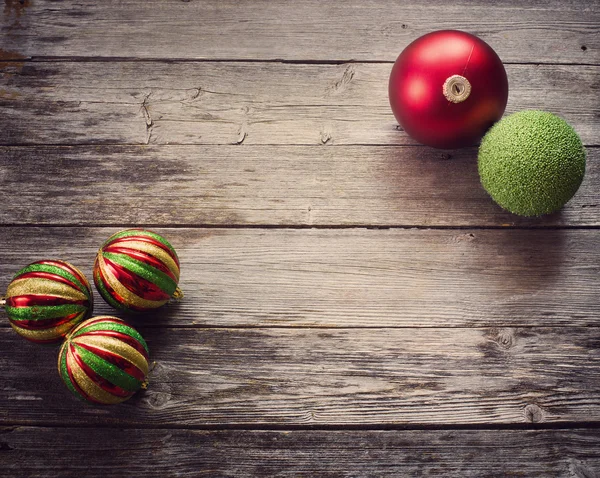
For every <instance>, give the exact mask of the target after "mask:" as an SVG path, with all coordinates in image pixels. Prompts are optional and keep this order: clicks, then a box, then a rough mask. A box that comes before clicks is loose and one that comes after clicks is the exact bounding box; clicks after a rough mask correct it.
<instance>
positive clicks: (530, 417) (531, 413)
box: [523, 403, 544, 423]
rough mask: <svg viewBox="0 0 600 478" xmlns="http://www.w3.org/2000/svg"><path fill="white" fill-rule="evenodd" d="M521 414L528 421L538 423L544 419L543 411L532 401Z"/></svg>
mask: <svg viewBox="0 0 600 478" xmlns="http://www.w3.org/2000/svg"><path fill="white" fill-rule="evenodd" d="M523 416H524V417H525V421H526V422H528V423H540V422H541V421H543V420H544V412H543V411H542V409H541V408H540V407H538V406H537V405H536V404H534V403H530V404H529V405H527V406H526V407H525V408H524V409H523Z"/></svg>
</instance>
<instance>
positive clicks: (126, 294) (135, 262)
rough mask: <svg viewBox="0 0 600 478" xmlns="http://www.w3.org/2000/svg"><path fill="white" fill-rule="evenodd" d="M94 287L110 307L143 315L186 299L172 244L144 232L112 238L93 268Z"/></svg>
mask: <svg viewBox="0 0 600 478" xmlns="http://www.w3.org/2000/svg"><path fill="white" fill-rule="evenodd" d="M94 283H95V284H96V288H97V289H98V292H100V295H101V296H102V297H103V298H104V300H106V302H108V303H109V304H110V305H112V306H113V307H115V308H117V309H121V310H125V311H127V312H144V311H148V310H152V309H156V308H158V307H161V306H162V305H164V304H166V303H167V302H168V301H169V299H171V298H174V299H180V298H181V297H182V296H183V293H182V292H181V290H180V289H179V288H178V287H177V284H178V283H179V258H178V257H177V253H176V252H175V249H174V248H173V246H171V244H170V243H169V241H167V240H166V239H165V238H164V237H162V236H161V235H159V234H156V233H155V232H152V231H148V230H145V229H127V230H125V231H121V232H117V233H116V234H114V235H112V236H111V237H110V238H109V239H108V240H107V241H106V242H105V243H104V244H103V245H102V247H101V248H100V250H99V251H98V255H97V256H96V263H95V264H94Z"/></svg>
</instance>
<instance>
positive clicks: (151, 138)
mask: <svg viewBox="0 0 600 478" xmlns="http://www.w3.org/2000/svg"><path fill="white" fill-rule="evenodd" d="M0 67H1V68H0V71H1V72H2V75H1V76H0V131H2V134H1V135H0V143H1V144H98V143H119V144H122V143H126V144H147V143H153V144H167V143H170V144H174V143H178V144H238V143H242V142H243V144H244V145H248V144H296V145H300V144H301V145H315V144H317V145H322V144H327V145H332V144H333V145H339V144H385V145H390V144H396V145H406V144H415V142H414V141H413V140H412V139H411V138H409V137H408V136H407V135H406V133H405V132H404V131H399V130H398V129H396V126H397V123H396V120H395V119H394V116H393V114H392V111H391V109H390V106H389V102H388V92H387V87H388V77H389V72H390V70H391V68H392V65H391V64H364V63H361V64H350V65H348V64H346V65H297V64H279V63H229V62H224V63H220V62H208V63H204V62H202V63H197V62H118V63H116V62H75V63H73V62H26V63H19V62H17V63H3V64H0ZM507 72H508V75H509V81H510V97H509V104H508V107H507V113H510V112H514V111H517V110H522V109H543V110H548V111H552V112H555V113H558V114H560V115H562V116H563V117H564V118H565V119H566V120H567V121H569V122H570V123H571V124H572V125H573V126H574V128H575V129H576V130H577V132H578V133H579V134H580V135H581V137H582V140H583V141H584V143H586V144H595V145H598V144H600V137H599V136H598V131H599V130H600V99H599V98H600V96H599V94H598V91H599V88H600V82H599V81H598V78H599V77H600V66H565V65H563V66H560V65H538V66H532V65H507ZM440 91H441V90H440Z"/></svg>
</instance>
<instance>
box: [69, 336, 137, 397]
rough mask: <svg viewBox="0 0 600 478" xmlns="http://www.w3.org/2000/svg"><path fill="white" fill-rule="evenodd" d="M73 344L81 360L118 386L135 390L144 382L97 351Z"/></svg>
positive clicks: (130, 390) (131, 390) (129, 390)
mask: <svg viewBox="0 0 600 478" xmlns="http://www.w3.org/2000/svg"><path fill="white" fill-rule="evenodd" d="M73 345H74V346H75V348H76V349H77V353H78V354H79V356H80V357H81V360H83V361H84V362H85V363H86V365H87V366H88V367H90V368H91V369H92V370H93V371H94V372H96V373H97V374H98V375H100V376H101V377H102V378H105V379H106V380H108V381H109V382H110V383H112V384H114V385H116V386H117V387H121V388H122V389H123V390H127V391H128V392H135V391H136V390H138V389H139V388H140V386H141V385H142V382H140V381H139V380H138V379H136V378H135V377H132V376H131V375H129V374H128V373H127V372H124V371H123V370H121V369H120V368H119V367H117V366H116V365H114V364H112V363H110V362H107V361H106V360H104V359H103V358H101V357H98V355H96V354H95V353H93V352H90V351H89V350H86V349H84V348H83V347H81V346H79V345H77V344H73Z"/></svg>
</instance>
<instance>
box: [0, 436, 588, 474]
mask: <svg viewBox="0 0 600 478" xmlns="http://www.w3.org/2000/svg"><path fill="white" fill-rule="evenodd" d="M499 444H500V445H501V446H498V445H499ZM57 448H60V453H57ZM90 450H94V451H92V452H91V451H90ZM599 450H600V433H599V432H598V431H597V430H577V429H576V430H572V431H571V430H569V431H559V430H548V431H511V430H505V431H503V430H500V431H485V430H480V431H245V430H232V431H199V430H147V429H130V430H122V429H112V428H107V429H99V430H94V431H93V432H92V433H91V432H90V430H88V429H77V428H66V429H63V428H59V429H55V428H31V427H14V428H6V429H1V428H0V463H2V464H3V466H2V468H0V476H7V477H8V476H10V477H11V478H12V477H15V476H27V477H46V476H48V477H50V476H52V477H53V476H57V475H60V476H61V477H64V478H67V477H77V478H79V477H80V476H82V474H85V476H86V477H90V478H91V477H105V476H106V475H107V470H110V474H114V475H115V476H117V475H118V476H140V475H143V476H145V477H161V478H162V477H164V476H182V477H183V476H190V477H195V476H204V475H206V476H219V477H232V478H233V477H235V478H239V477H247V476H257V477H258V476H261V477H266V476H269V477H298V476H319V477H325V478H341V477H348V478H349V477H356V476H370V477H383V476H389V477H398V476H420V477H422V476H435V477H452V478H456V477H465V478H468V477H477V478H498V477H500V476H514V477H528V478H534V477H539V478H549V477H567V476H568V477H573V478H590V477H594V476H597V475H598V474H599V473H600V452H599ZM83 457H85V459H84V458H83Z"/></svg>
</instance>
